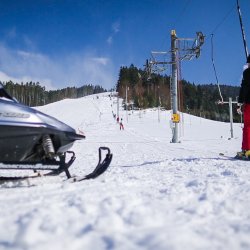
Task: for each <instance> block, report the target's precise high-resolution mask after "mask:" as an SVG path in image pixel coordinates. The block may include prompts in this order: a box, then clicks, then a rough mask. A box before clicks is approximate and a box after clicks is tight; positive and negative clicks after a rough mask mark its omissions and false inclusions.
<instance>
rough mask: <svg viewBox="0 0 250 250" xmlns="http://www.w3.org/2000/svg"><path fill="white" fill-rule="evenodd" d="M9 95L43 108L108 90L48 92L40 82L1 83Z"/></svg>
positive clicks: (95, 87)
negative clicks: (49, 104) (43, 106)
mask: <svg viewBox="0 0 250 250" xmlns="http://www.w3.org/2000/svg"><path fill="white" fill-rule="evenodd" d="M1 83H2V84H3V85H4V87H5V89H6V90H7V91H8V93H9V94H10V95H11V96H13V97H15V98H16V99H17V100H18V101H19V102H21V103H23V104H26V105H28V106H42V105H45V104H48V103H51V102H56V101H60V100H62V99H65V98H79V97H83V96H87V95H92V94H98V93H102V92H105V91H106V90H105V89H104V88H102V87H101V86H99V85H97V86H93V85H84V86H82V87H79V88H77V87H67V88H63V89H58V90H49V91H47V90H46V89H45V87H42V86H41V85H40V83H39V82H27V83H21V84H19V83H14V82H12V81H8V82H1Z"/></svg>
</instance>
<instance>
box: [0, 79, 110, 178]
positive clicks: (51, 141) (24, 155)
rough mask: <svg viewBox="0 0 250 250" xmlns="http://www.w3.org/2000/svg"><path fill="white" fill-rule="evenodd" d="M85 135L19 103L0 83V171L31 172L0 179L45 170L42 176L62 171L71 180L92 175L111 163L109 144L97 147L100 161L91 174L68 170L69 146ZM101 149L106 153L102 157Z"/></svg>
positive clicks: (69, 164) (70, 153)
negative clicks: (73, 173)
mask: <svg viewBox="0 0 250 250" xmlns="http://www.w3.org/2000/svg"><path fill="white" fill-rule="evenodd" d="M84 138H85V136H84V135H83V134H79V133H77V132H76V131H75V130H74V129H73V128H71V127H70V126H68V125H66V124H65V123H63V122H61V121H59V120H57V119H55V118H54V117H51V116H49V115H46V114H44V113H42V112H40V111H38V110H36V109H33V108H30V107H28V106H26V105H23V104H21V103H19V102H18V101H17V100H16V99H15V98H13V97H12V96H11V95H9V94H8V92H7V91H6V90H5V89H4V87H3V85H1V84H0V170H5V172H6V170H33V171H32V172H34V173H32V175H26V176H0V180H4V181H6V180H19V179H26V178H33V177H39V176H41V172H46V173H45V174H43V176H50V175H59V174H61V173H63V172H64V173H65V174H66V176H67V179H71V180H73V181H81V180H85V179H91V178H95V177H97V176H99V175H101V174H102V173H104V172H105V171H106V170H107V168H108V167H109V165H110V162H111V160H112V154H111V152H110V149H109V148H108V147H100V148H99V162H98V164H97V166H96V168H95V169H94V171H93V172H92V173H90V174H88V175H86V176H83V177H73V176H72V175H71V174H70V172H69V167H70V166H71V165H72V163H73V162H74V160H75V159H76V156H75V153H74V152H73V151H70V150H69V149H70V148H71V146H72V145H73V143H74V142H75V141H77V140H82V139H84ZM103 151H105V152H107V154H106V157H105V158H104V159H103V157H102V152H103ZM43 170H46V171H43ZM7 172H9V171H7Z"/></svg>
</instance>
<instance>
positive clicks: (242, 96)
mask: <svg viewBox="0 0 250 250" xmlns="http://www.w3.org/2000/svg"><path fill="white" fill-rule="evenodd" d="M242 105H243V117H244V127H243V134H242V147H241V149H242V151H241V152H238V153H237V155H236V158H244V159H245V158H246V159H248V158H249V160H250V55H248V57H247V68H246V69H245V70H244V71H243V78H242V82H241V87H240V93H239V99H238V106H239V108H238V110H237V111H238V112H241V106H242Z"/></svg>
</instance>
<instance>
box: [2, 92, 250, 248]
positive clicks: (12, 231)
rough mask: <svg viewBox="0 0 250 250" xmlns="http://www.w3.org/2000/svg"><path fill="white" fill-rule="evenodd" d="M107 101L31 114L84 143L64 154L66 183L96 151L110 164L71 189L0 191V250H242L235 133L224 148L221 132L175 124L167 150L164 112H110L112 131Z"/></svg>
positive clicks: (247, 174)
mask: <svg viewBox="0 0 250 250" xmlns="http://www.w3.org/2000/svg"><path fill="white" fill-rule="evenodd" d="M109 94H110V93H105V94H99V95H93V96H88V97H84V98H80V99H74V100H71V99H65V100H63V101H60V102H57V103H52V104H49V105H46V106H43V107H37V109H39V110H40V111H42V112H45V113H47V114H49V115H52V116H54V117H56V118H58V119H59V120H61V121H63V122H65V123H66V124H68V125H70V126H72V127H73V128H75V129H76V130H78V129H79V130H81V131H83V132H84V134H85V135H86V139H85V140H82V141H77V142H76V143H75V144H74V146H73V147H72V150H73V151H75V153H76V156H77V159H76V161H75V162H74V164H73V166H71V172H72V173H73V174H74V175H79V176H82V175H85V174H88V173H89V172H91V171H92V170H93V168H94V167H95V166H96V164H97V162H98V148H99V147H100V146H108V147H110V149H111V151H112V153H113V160H112V162H111V165H110V168H109V169H108V170H107V172H105V173H104V174H103V175H102V176H100V177H99V178H97V179H93V180H88V181H83V182H79V183H69V182H68V181H65V180H66V177H65V175H64V174H61V175H60V176H56V177H41V178H38V179H32V180H29V181H23V182H8V183H6V182H5V183H1V184H0V201H1V206H0V249H15V250H19V249H20V250H21V249H22V250H24V249H30V250H44V249H47V250H48V249H49V250H50V249H60V250H69V249H70V250H76V249H79V250H83V249H95V250H102V249H103V250H104V249H107V250H111V249H119V250H120V249H121V250H142V249H150V250H151V249H157V250H161V249H162V250H163V249H164V250H166V249H178V250H183V249H191V250H193V249H209V250H211V249H213V250H214V249H250V209H249V208H250V162H247V161H239V160H233V159H232V158H230V156H234V155H235V153H236V152H237V151H239V150H240V148H241V134H242V128H241V124H234V127H233V133H234V138H231V134H230V125H229V123H222V122H215V121H211V120H207V119H204V118H200V117H195V116H191V115H188V114H184V115H183V116H181V119H182V121H183V125H182V126H181V127H180V130H179V132H180V143H170V142H171V138H172V131H171V127H170V122H169V120H170V116H171V114H170V111H164V110H161V111H160V112H159V113H158V110H157V109H155V110H153V109H149V110H144V111H139V110H137V111H133V112H132V111H129V113H126V111H123V110H120V117H122V118H123V123H124V130H120V128H119V125H118V124H117V122H116V121H115V119H114V118H113V114H112V113H116V111H117V98H115V97H112V98H110V96H109ZM120 106H121V100H120ZM220 153H223V154H224V156H221V155H220Z"/></svg>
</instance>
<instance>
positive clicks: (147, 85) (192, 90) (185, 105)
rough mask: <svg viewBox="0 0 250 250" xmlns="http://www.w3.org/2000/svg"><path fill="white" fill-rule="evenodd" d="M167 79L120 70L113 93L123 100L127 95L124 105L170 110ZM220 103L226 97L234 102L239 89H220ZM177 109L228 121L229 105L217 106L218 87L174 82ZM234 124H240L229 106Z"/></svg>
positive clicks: (163, 76) (139, 72) (234, 87)
mask: <svg viewBox="0 0 250 250" xmlns="http://www.w3.org/2000/svg"><path fill="white" fill-rule="evenodd" d="M170 81H171V79H170V77H169V76H167V75H160V74H151V77H150V78H149V77H148V75H147V73H146V72H145V71H143V70H141V69H138V68H136V67H135V66H134V65H131V66H130V67H121V68H120V72H119V78H118V82H117V86H116V89H117V92H118V94H119V96H120V97H121V98H123V99H124V100H125V98H126V92H127V100H128V103H130V105H131V104H133V106H134V107H137V108H149V107H158V106H161V107H163V108H166V109H171V94H170V91H171V82H170ZM220 89H221V93H222V97H223V100H224V102H228V100H229V97H232V98H233V101H235V100H236V98H237V96H238V94H239V87H236V86H228V85H221V86H220ZM178 92H179V110H180V111H181V112H185V113H190V114H193V115H196V116H201V117H204V118H207V119H212V120H217V121H229V105H228V104H223V105H222V104H218V101H221V97H220V94H219V90H218V86H217V85H215V84H198V85H196V84H194V83H190V82H188V81H185V80H181V81H179V82H178ZM233 114H234V121H240V116H239V115H238V114H237V112H236V105H233Z"/></svg>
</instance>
